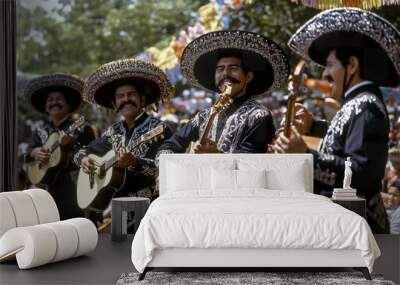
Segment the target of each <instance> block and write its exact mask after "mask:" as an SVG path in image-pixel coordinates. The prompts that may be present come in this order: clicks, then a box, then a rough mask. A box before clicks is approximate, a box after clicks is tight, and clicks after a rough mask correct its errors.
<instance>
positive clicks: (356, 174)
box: [311, 81, 389, 200]
mask: <svg viewBox="0 0 400 285" xmlns="http://www.w3.org/2000/svg"><path fill="white" fill-rule="evenodd" d="M324 133H325V136H324V138H323V142H322V146H321V148H320V151H319V152H314V151H313V154H314V181H315V185H314V191H315V192H316V193H320V191H322V190H325V191H330V190H332V189H333V188H334V187H335V188H341V187H342V183H343V177H344V169H345V164H344V162H345V160H346V158H347V157H351V161H352V167H351V168H352V172H353V175H352V182H351V187H352V188H355V189H357V193H358V194H362V195H364V196H365V197H366V198H367V199H368V200H369V199H370V198H371V197H373V196H374V195H375V194H376V193H377V192H379V191H380V189H381V181H382V178H383V176H384V171H385V164H386V162H387V156H388V141H389V120H388V115H387V111H386V107H385V105H384V103H383V99H382V94H381V92H380V90H379V87H378V86H377V85H375V84H373V83H372V82H367V81H365V82H362V83H360V84H359V85H357V86H355V88H354V89H352V90H350V92H347V93H346V95H345V98H344V100H343V104H342V107H341V109H340V110H339V111H338V112H337V113H336V115H335V117H334V118H333V119H332V122H331V123H330V124H329V125H328V124H327V123H326V122H323V121H317V122H314V125H313V127H312V130H311V135H321V134H324Z"/></svg>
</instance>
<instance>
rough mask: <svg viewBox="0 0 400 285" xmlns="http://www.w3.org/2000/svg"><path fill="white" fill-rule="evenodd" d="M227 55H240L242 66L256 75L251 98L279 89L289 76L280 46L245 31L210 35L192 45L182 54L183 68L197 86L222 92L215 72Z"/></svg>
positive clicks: (250, 87) (212, 33)
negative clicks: (218, 86) (217, 84)
mask: <svg viewBox="0 0 400 285" xmlns="http://www.w3.org/2000/svg"><path fill="white" fill-rule="evenodd" d="M224 53H227V54H232V53H235V54H240V57H241V59H242V64H243V65H244V66H245V67H246V69H248V70H249V71H252V72H253V73H254V79H253V80H252V81H251V82H250V83H249V85H248V86H247V94H248V95H258V94H261V93H264V92H266V91H268V90H269V89H270V88H271V87H272V88H279V87H281V86H282V84H283V83H286V81H287V79H288V76H289V70H290V67H289V61H288V58H287V57H286V55H285V53H284V52H283V50H282V49H281V47H280V46H279V45H278V44H276V43H275V42H273V41H272V40H270V39H267V38H266V37H264V36H262V35H259V34H256V33H252V32H245V31H218V32H211V33H208V34H205V35H202V36H200V37H198V38H196V39H195V40H194V41H192V42H191V43H189V44H188V45H187V47H186V48H185V50H184V51H183V55H182V62H181V68H182V72H183V74H184V75H185V77H186V78H187V79H188V80H189V81H190V82H191V83H192V84H194V85H197V86H201V87H204V88H206V89H208V90H211V91H215V92H219V90H218V88H217V87H216V86H215V81H214V73H215V67H216V65H217V62H218V60H219V59H220V58H221V57H223V56H224Z"/></svg>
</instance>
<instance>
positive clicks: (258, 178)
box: [236, 169, 267, 189]
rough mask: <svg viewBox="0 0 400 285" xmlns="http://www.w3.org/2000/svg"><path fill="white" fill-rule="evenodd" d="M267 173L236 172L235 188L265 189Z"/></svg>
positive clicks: (263, 170)
mask: <svg viewBox="0 0 400 285" xmlns="http://www.w3.org/2000/svg"><path fill="white" fill-rule="evenodd" d="M266 174H267V171H266V170H265V169H262V170H236V181H237V188H239V189H240V188H267V176H266Z"/></svg>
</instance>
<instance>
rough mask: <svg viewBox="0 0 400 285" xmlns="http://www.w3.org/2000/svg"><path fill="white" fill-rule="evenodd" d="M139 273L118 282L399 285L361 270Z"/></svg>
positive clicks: (122, 284)
mask: <svg viewBox="0 0 400 285" xmlns="http://www.w3.org/2000/svg"><path fill="white" fill-rule="evenodd" d="M138 276H139V273H126V274H122V275H121V277H120V278H119V279H118V281H117V285H134V284H135V285H136V284H137V285H145V284H157V285H163V284H171V285H186V284H213V285H217V284H221V285H232V284H234V285H235V284H237V285H239V284H240V285H242V284H252V285H253V284H267V285H278V284H279V285H281V284H282V285H297V284H321V285H322V284H323V285H334V284H335V285H336V284H337V285H339V284H340V285H345V284H349V285H350V284H352V285H353V284H355V285H358V284H368V285H371V284H373V285H375V284H376V285H395V283H393V282H392V281H388V280H384V279H383V277H382V276H380V275H372V281H368V280H366V279H365V278H364V276H363V275H362V273H360V272H148V273H147V274H146V277H145V279H144V280H142V281H138Z"/></svg>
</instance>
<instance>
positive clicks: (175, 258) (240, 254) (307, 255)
mask: <svg viewBox="0 0 400 285" xmlns="http://www.w3.org/2000/svg"><path fill="white" fill-rule="evenodd" d="M343 267H346V268H349V267H350V268H353V269H354V270H357V271H361V272H362V273H363V275H364V277H365V278H366V279H367V280H371V275H370V274H369V271H368V268H367V267H365V262H364V260H363V259H362V258H361V252H360V251H359V250H326V249H237V248H226V249H215V248H210V249H193V248H170V249H163V250H156V251H155V252H154V256H153V259H152V261H151V262H150V263H149V264H148V266H147V267H146V268H145V270H144V271H143V273H141V274H140V275H139V280H143V279H144V277H145V276H146V273H147V272H148V271H151V270H154V269H156V268H163V269H167V268H184V269H185V270H186V269H188V268H190V269H194V268H196V269H198V268H207V269H210V271H213V269H214V268H215V269H217V268H225V269H227V268H229V269H234V271H254V269H255V268H257V269H264V270H265V269H267V268H268V269H271V268H276V269H278V268H279V269H282V268H285V269H287V271H290V268H292V269H293V268H301V269H304V268H310V269H316V268H318V269H321V268H326V269H329V268H330V269H333V268H337V269H338V268H343ZM229 271H230V270H229ZM259 271H263V270H259ZM338 271H340V270H338Z"/></svg>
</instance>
